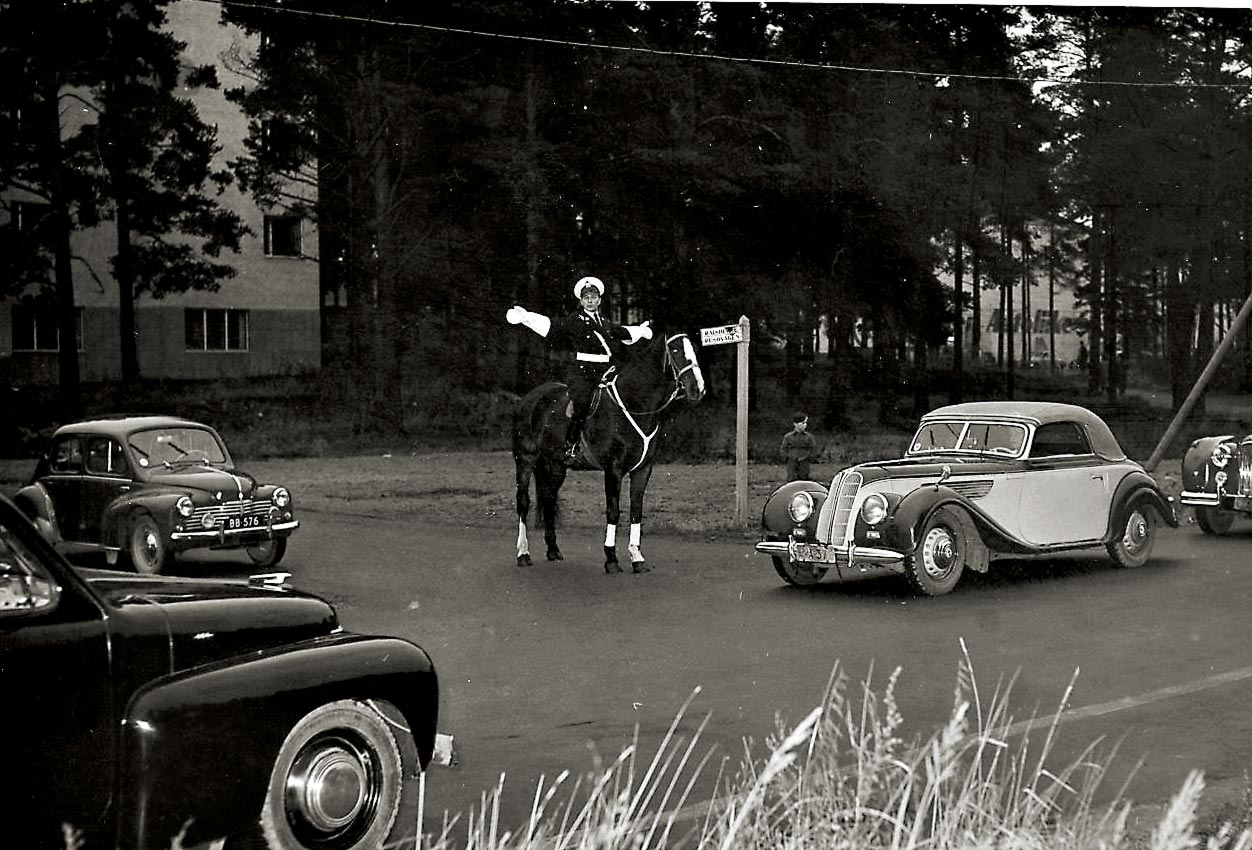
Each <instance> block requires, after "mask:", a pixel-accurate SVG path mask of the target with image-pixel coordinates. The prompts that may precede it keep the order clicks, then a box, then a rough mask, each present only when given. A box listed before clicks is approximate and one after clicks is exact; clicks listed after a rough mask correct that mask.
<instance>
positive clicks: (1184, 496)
mask: <svg viewBox="0 0 1252 850" xmlns="http://www.w3.org/2000/svg"><path fill="white" fill-rule="evenodd" d="M1178 501H1179V502H1181V503H1182V504H1184V505H1193V506H1202V507H1204V506H1206V507H1211V508H1230V509H1232V510H1236V511H1252V499H1250V498H1248V497H1247V496H1236V495H1235V494H1234V493H1206V492H1204V491H1197V490H1184V491H1183V492H1182V493H1181V495H1179V497H1178Z"/></svg>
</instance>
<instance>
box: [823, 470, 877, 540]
mask: <svg viewBox="0 0 1252 850" xmlns="http://www.w3.org/2000/svg"><path fill="white" fill-rule="evenodd" d="M864 480H865V479H864V478H863V477H862V476H861V473H859V472H845V473H843V474H842V475H841V476H840V477H839V478H837V479H836V480H835V481H832V482H831V489H830V497H829V503H828V507H829V511H828V512H827V511H823V512H822V518H823V519H826V518H828V521H829V523H830V526H829V528H830V530H829V532H828V533H827V534H821V532H820V531H819V532H818V534H819V539H820V540H822V541H829V542H830V543H846V542H847V541H848V532H849V530H850V527H851V524H852V505H853V503H854V502H855V501H856V494H857V491H858V490H860V489H861V483H862V482H863V481H864Z"/></svg>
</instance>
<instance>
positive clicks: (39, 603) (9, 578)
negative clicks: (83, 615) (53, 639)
mask: <svg viewBox="0 0 1252 850" xmlns="http://www.w3.org/2000/svg"><path fill="white" fill-rule="evenodd" d="M59 595H60V593H59V588H58V587H57V584H56V582H55V581H53V579H52V576H50V575H49V574H48V573H47V571H46V570H45V569H44V568H43V565H41V564H40V563H39V561H38V560H37V559H36V558H35V556H34V555H33V554H32V553H31V551H30V550H29V549H27V548H26V547H25V546H24V545H23V544H22V543H21V541H19V540H18V539H17V538H16V537H14V536H13V535H12V534H11V533H10V532H9V530H8V529H6V528H0V617H4V616H6V615H8V614H10V613H12V612H25V611H39V610H42V609H45V608H51V607H52V606H53V605H54V604H55V603H56V601H57V598H58V596H59Z"/></svg>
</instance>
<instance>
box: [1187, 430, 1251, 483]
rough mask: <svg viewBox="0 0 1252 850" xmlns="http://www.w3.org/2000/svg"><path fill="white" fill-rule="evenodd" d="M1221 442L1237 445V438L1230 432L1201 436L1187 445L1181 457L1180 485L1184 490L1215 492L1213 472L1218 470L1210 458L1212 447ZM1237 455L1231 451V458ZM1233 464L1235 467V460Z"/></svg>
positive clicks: (1236, 462)
mask: <svg viewBox="0 0 1252 850" xmlns="http://www.w3.org/2000/svg"><path fill="white" fill-rule="evenodd" d="M1222 443H1233V444H1235V445H1236V446H1237V445H1238V443H1239V438H1238V437H1235V436H1234V435H1232V434H1225V435H1223V436H1220V437H1201V438H1200V439H1198V440H1196V441H1195V442H1194V443H1192V444H1191V445H1190V446H1188V447H1187V452H1186V454H1184V455H1183V458H1182V487H1183V489H1184V490H1191V491H1194V492H1197V493H1216V492H1217V482H1216V481H1214V480H1213V473H1214V472H1217V471H1219V470H1218V469H1217V468H1214V467H1213V466H1212V463H1211V459H1212V457H1213V449H1215V448H1217V447H1218V446H1219V445H1221V444H1222ZM1237 457H1238V454H1237V453H1235V452H1232V453H1231V458H1232V459H1235V458H1237ZM1235 465H1236V467H1237V465H1238V461H1237V460H1236V461H1235ZM1236 474H1237V472H1236Z"/></svg>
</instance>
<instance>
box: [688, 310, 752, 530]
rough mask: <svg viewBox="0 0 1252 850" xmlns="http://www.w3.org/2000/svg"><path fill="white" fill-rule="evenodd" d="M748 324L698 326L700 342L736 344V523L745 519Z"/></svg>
mask: <svg viewBox="0 0 1252 850" xmlns="http://www.w3.org/2000/svg"><path fill="white" fill-rule="evenodd" d="M750 338H751V325H750V323H749V322H748V317H747V316H740V317H739V323H738V324H735V325H722V326H721V327H716V328H701V329H700V344H701V345H729V344H731V343H733V344H735V345H737V346H738V347H739V362H738V366H739V368H738V369H736V373H737V375H738V378H737V380H736V382H735V524H736V525H740V526H742V525H746V524H747V522H748V341H749V339H750Z"/></svg>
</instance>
